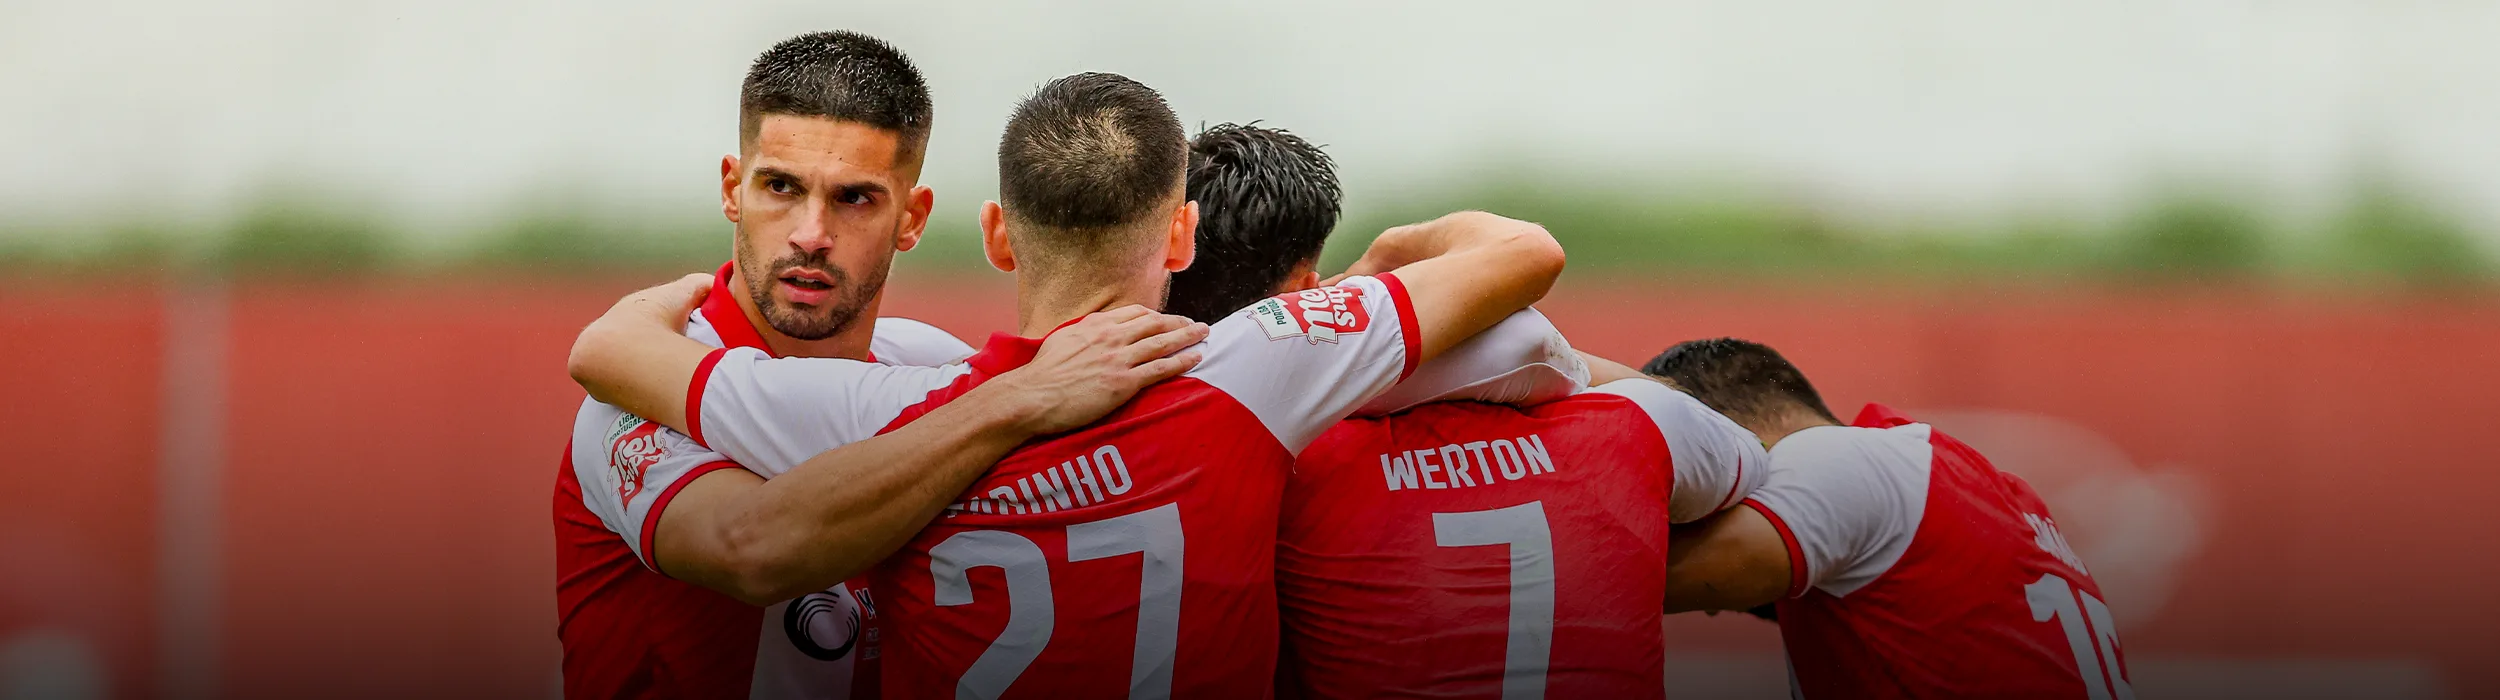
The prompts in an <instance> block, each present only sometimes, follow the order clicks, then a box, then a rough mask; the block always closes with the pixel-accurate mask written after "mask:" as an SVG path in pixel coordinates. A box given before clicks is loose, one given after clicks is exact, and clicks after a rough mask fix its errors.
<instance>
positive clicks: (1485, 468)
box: [1459, 440, 1493, 485]
mask: <svg viewBox="0 0 2500 700" xmlns="http://www.w3.org/2000/svg"><path fill="white" fill-rule="evenodd" d="M1488 444H1491V443H1487V442H1485V441H1483V440H1477V441H1475V442H1470V443H1467V444H1465V445H1460V446H1459V447H1463V448H1466V450H1467V456H1468V457H1469V458H1470V459H1474V460H1475V461H1476V471H1479V472H1483V473H1484V483H1485V484H1487V485H1491V484H1492V483H1493V463H1492V462H1487V461H1484V446H1485V445H1488Z"/></svg>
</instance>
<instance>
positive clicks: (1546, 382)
mask: <svg viewBox="0 0 2500 700" xmlns="http://www.w3.org/2000/svg"><path fill="white" fill-rule="evenodd" d="M1588 383H1589V366H1588V362H1587V361H1585V360H1582V359H1580V353H1577V352H1573V351H1572V349H1571V342H1570V341H1568V340H1565V339H1563V335H1562V331H1561V330H1559V329H1556V328H1554V322H1553V321H1550V320H1547V319H1546V318H1545V314H1542V313H1538V312H1537V310H1536V309H1526V310H1522V311H1520V312H1519V313H1515V314H1511V315H1510V318H1505V319H1502V322H1501V323H1497V324H1494V326H1493V327H1492V328H1489V329H1486V330H1485V331H1484V332H1483V333H1478V334H1476V336H1475V337H1473V338H1468V339H1467V342H1464V343H1459V344H1458V345H1457V346H1456V347H1453V348H1450V349H1449V351H1447V352H1443V353H1441V354H1440V356H1437V357H1434V358H1432V361H1430V362H1425V363H1423V364H1422V365H1421V366H1418V367H1416V368H1415V373H1414V374H1413V375H1410V376H1408V377H1407V378H1406V380H1405V381H1401V382H1398V384H1397V386H1394V387H1390V388H1389V391H1388V392H1387V393H1383V394H1381V395H1380V396H1378V397H1375V398H1373V399H1372V400H1371V401H1370V402H1369V403H1365V404H1363V407H1362V408H1359V409H1356V410H1355V411H1354V413H1355V415H1360V416H1385V415H1388V414H1391V413H1396V412H1399V411H1403V410H1406V409H1409V408H1414V407H1416V406H1418V405H1422V404H1425V403H1430V402H1433V401H1483V402H1485V403H1502V404H1511V405H1514V406H1532V405H1536V404H1540V403H1545V402H1547V401H1553V400H1555V399H1560V398H1564V397H1567V396H1570V395H1572V394H1576V393H1579V392H1580V391H1581V390H1583V389H1586V388H1588Z"/></svg>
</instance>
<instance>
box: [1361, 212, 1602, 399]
mask: <svg viewBox="0 0 2500 700" xmlns="http://www.w3.org/2000/svg"><path fill="white" fill-rule="evenodd" d="M1562 270H1563V249H1562V244H1560V243H1556V242H1554V236H1553V235H1552V234H1550V233H1547V232H1546V231H1545V227H1542V226H1538V225H1536V224H1532V223H1528V222H1525V221H1520V220H1517V219H1508V218H1503V217H1500V216H1495V215H1492V214H1487V213H1484V212H1480V211H1463V212H1458V213H1455V214H1450V215H1448V216H1443V217H1441V218H1438V219H1434V220H1431V221H1427V222H1424V223H1420V224H1413V225H1408V226H1400V227H1397V228H1393V229H1389V230H1388V231H1386V232H1384V233H1382V234H1380V237H1379V238H1377V239H1373V241H1372V244H1371V247H1370V248H1369V249H1366V250H1365V251H1364V252H1363V258H1362V259H1361V260H1357V261H1355V263H1354V265H1353V267H1350V268H1348V269H1347V270H1346V274H1348V275H1377V274H1380V273H1383V272H1392V271H1394V273H1395V277H1396V278H1397V280H1398V282H1399V283H1401V284H1402V285H1403V286H1405V288H1406V294H1407V297H1408V299H1410V300H1411V303H1412V304H1413V306H1414V314H1415V328H1416V334H1417V335H1418V336H1420V337H1418V338H1416V339H1415V340H1416V348H1417V349H1416V358H1415V361H1417V362H1423V361H1429V360H1431V359H1432V358H1434V357H1438V356H1440V355H1441V353H1442V352H1443V351H1445V350H1448V349H1450V348H1451V347H1453V346H1456V345H1458V344H1459V343H1460V342H1463V341H1465V340H1467V339H1468V338H1469V337H1472V336H1474V335H1475V334H1477V333H1480V332H1483V331H1484V329H1487V328H1491V327H1493V324H1496V323H1500V322H1501V321H1502V319H1504V318H1507V317H1509V316H1510V315H1511V314H1512V313H1513V312H1516V311H1519V310H1521V309H1525V308H1528V305H1530V304H1534V303H1536V301H1537V300H1538V299H1543V298H1545V292H1546V290H1549V289H1552V288H1553V286H1554V280H1556V279H1558V278H1560V277H1561V276H1562Z"/></svg>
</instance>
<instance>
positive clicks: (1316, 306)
mask: <svg viewBox="0 0 2500 700" xmlns="http://www.w3.org/2000/svg"><path fill="white" fill-rule="evenodd" d="M1243 313H1246V314H1249V315H1250V318H1251V320H1254V321H1257V322H1258V323H1259V330H1261V331H1264V332H1266V333H1267V339H1268V340H1284V339H1286V338H1291V337H1295V336H1302V337H1305V338H1309V339H1310V342H1311V343H1313V344H1318V343H1334V342H1337V336H1340V335H1349V334H1354V333H1361V332H1363V329H1366V328H1370V327H1371V324H1372V314H1371V309H1369V308H1365V307H1364V306H1363V297H1362V294H1361V292H1360V291H1358V290H1356V289H1354V288H1351V287H1321V288H1319V289H1305V290H1302V291H1299V292H1295V293H1292V294H1280V295H1277V296H1274V297H1269V298H1267V299H1262V300H1260V301H1259V303H1256V304H1252V305H1250V308H1249V309H1246V310H1244V311H1243Z"/></svg>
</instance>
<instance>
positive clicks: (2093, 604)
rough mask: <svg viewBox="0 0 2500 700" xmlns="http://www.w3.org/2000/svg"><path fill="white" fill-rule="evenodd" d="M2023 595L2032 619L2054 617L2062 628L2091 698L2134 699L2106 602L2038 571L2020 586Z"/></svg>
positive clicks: (2045, 620)
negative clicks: (2119, 654) (2037, 573)
mask: <svg viewBox="0 0 2500 700" xmlns="http://www.w3.org/2000/svg"><path fill="white" fill-rule="evenodd" d="M2023 598H2025V599H2026V600H2029V601H2031V619H2032V620H2034V621H2038V622H2047V621H2049V620H2051V619H2055V620H2057V624H2058V625H2059V626H2060V627H2063V628H2065V631H2066V645H2067V647H2068V648H2070V649H2072V650H2073V651H2074V653H2075V671H2076V673H2078V674H2081V675H2082V676H2083V689H2084V692H2085V693H2086V694H2087V695H2089V696H2090V697H2091V700H2135V686H2132V685H2129V684H2128V683H2127V665H2126V663H2125V662H2123V661H2122V660H2120V659H2119V658H2118V628H2117V627H2116V626H2114V625H2112V624H2111V620H2110V616H2109V606H2108V605H2104V604H2102V603H2101V599H2099V598H2094V597H2092V594H2090V593H2085V592H2082V591H2078V590H2075V589H2074V586H2071V585H2068V584H2067V583H2066V579H2065V578H2063V577H2060V576H2058V575H2057V574H2041V575H2040V580H2038V581H2033V582H2031V583H2030V584H2029V585H2026V586H2023ZM2078 599H2080V601H2081V603H2080V604H2078V603H2077V601H2078ZM2096 642H2097V643H2098V644H2097V646H2098V650H2097V651H2096V650H2095V649H2094V647H2095V643H2096ZM2104 668H2106V669H2107V672H2106V674H2105V673H2104V672H2103V669H2104Z"/></svg>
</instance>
